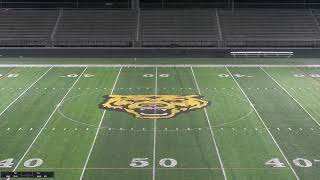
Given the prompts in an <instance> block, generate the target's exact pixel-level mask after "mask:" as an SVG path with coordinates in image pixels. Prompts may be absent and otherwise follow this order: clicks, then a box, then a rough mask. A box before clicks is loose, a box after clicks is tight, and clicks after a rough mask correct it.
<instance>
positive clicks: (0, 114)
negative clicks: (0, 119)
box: [0, 67, 52, 116]
mask: <svg viewBox="0 0 320 180" xmlns="http://www.w3.org/2000/svg"><path fill="white" fill-rule="evenodd" d="M51 69H52V67H50V68H49V69H48V70H47V71H46V72H45V73H44V74H42V75H41V76H40V77H39V78H38V79H37V80H36V81H34V82H33V83H32V84H31V85H30V86H29V87H28V88H27V89H25V90H24V91H23V92H22V93H21V94H20V95H19V96H18V97H17V98H16V99H14V100H13V101H12V102H11V103H10V104H9V105H8V106H7V107H6V108H5V109H4V110H3V111H2V112H1V113H0V116H2V114H3V113H5V112H6V111H7V110H8V109H9V108H10V107H11V106H12V105H13V104H14V103H15V102H16V101H18V100H19V99H20V97H21V96H23V95H24V94H25V93H26V92H27V91H28V90H29V89H30V88H32V87H33V86H34V85H35V84H36V83H37V82H38V81H40V80H41V79H42V78H43V76H45V75H46V74H47V73H48V72H49V71H50V70H51Z"/></svg>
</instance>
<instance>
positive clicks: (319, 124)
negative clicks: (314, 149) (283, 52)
mask: <svg viewBox="0 0 320 180" xmlns="http://www.w3.org/2000/svg"><path fill="white" fill-rule="evenodd" d="M260 69H261V70H262V71H263V72H264V73H265V74H266V75H268V77H269V78H270V79H272V80H273V81H274V82H275V83H276V84H277V85H278V86H279V87H280V88H281V89H282V90H283V91H284V92H286V93H287V94H288V95H289V96H290V97H291V98H292V99H293V100H294V101H295V102H296V103H297V104H298V105H299V106H300V107H301V108H302V109H303V111H304V112H305V113H307V114H308V115H309V117H310V118H311V119H312V120H313V121H314V122H315V123H316V124H317V125H318V126H320V123H319V122H318V121H317V120H316V118H314V117H313V116H312V115H311V114H310V113H309V112H308V111H307V109H306V108H304V107H303V106H302V104H301V103H300V102H299V101H298V100H296V99H295V98H294V97H293V96H292V95H291V94H290V93H289V92H288V91H287V90H286V89H285V88H284V87H283V86H282V85H281V84H280V83H279V82H278V81H277V80H276V79H274V78H273V77H272V76H271V75H270V74H269V73H268V72H267V71H266V70H264V69H263V68H261V67H260Z"/></svg>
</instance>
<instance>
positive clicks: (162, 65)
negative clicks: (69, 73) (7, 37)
mask: <svg viewBox="0 0 320 180" xmlns="http://www.w3.org/2000/svg"><path fill="white" fill-rule="evenodd" d="M0 67H204V68H207V67H320V64H309V65H306V64H296V65H292V64H0Z"/></svg>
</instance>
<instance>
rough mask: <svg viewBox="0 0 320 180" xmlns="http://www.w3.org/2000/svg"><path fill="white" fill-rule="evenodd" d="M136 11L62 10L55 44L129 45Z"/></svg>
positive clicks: (133, 34)
mask: <svg viewBox="0 0 320 180" xmlns="http://www.w3.org/2000/svg"><path fill="white" fill-rule="evenodd" d="M135 36H136V13H135V12H134V11H130V10H64V11H63V15H62V19H61V20H60V24H59V26H58V29H57V32H56V39H55V43H54V44H55V45H56V46H131V44H132V41H133V40H134V38H135Z"/></svg>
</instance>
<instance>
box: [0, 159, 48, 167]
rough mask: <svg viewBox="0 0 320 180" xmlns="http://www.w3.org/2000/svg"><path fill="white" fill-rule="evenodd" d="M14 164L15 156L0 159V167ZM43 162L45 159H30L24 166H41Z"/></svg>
mask: <svg viewBox="0 0 320 180" xmlns="http://www.w3.org/2000/svg"><path fill="white" fill-rule="evenodd" d="M13 164H14V163H13V158H9V159H4V160H2V161H0V168H11V167H12V166H13ZM42 164H43V160H42V159H39V158H32V159H28V160H26V161H25V162H24V163H23V165H24V167H27V168H35V167H39V166H41V165H42Z"/></svg>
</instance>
